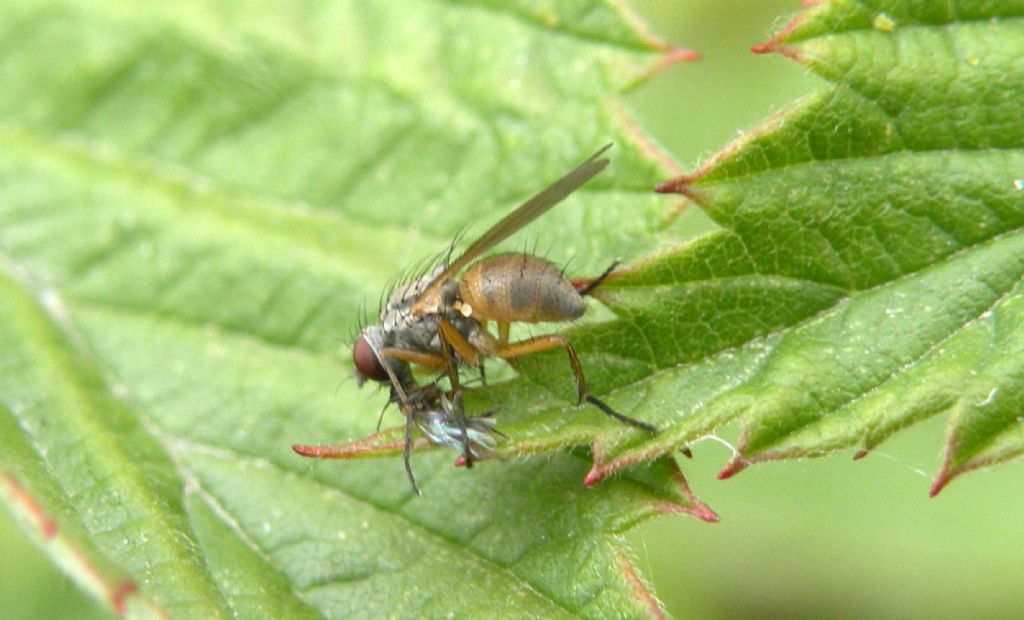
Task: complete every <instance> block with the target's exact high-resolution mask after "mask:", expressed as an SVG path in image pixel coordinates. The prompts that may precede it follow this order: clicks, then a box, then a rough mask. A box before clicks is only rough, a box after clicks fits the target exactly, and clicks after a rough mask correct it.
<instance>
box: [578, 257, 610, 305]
mask: <svg viewBox="0 0 1024 620" xmlns="http://www.w3.org/2000/svg"><path fill="white" fill-rule="evenodd" d="M618 266H619V259H617V258H616V259H615V260H613V261H612V264H611V265H609V266H608V268H607V269H605V270H604V271H603V272H602V273H601V275H599V276H597V277H596V278H594V279H593V280H588V279H578V280H575V279H574V280H572V285H573V286H574V287H575V288H576V292H577V293H579V294H580V297H586V296H587V295H589V294H591V293H592V292H594V289H595V288H597V287H599V286H601V284H602V283H604V281H605V280H606V279H607V278H608V276H610V275H612V272H613V271H615V268H616V267H618Z"/></svg>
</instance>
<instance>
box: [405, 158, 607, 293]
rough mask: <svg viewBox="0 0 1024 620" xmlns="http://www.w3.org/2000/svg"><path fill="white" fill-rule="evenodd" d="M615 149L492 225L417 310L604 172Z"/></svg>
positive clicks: (434, 283)
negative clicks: (457, 276)
mask: <svg viewBox="0 0 1024 620" xmlns="http://www.w3.org/2000/svg"><path fill="white" fill-rule="evenodd" d="M611 146H612V145H611V144H606V145H604V147H602V148H601V150H599V151H598V152H596V153H594V154H593V155H591V156H590V158H589V159H587V161H585V162H583V163H582V164H580V165H579V166H578V167H577V168H576V169H575V170H573V171H572V172H570V173H569V174H567V175H565V176H564V177H562V178H561V179H558V180H557V181H555V182H554V183H552V184H551V185H549V186H547V187H546V188H544V189H543V190H541V192H540V193H538V194H537V195H536V196H534V197H533V198H530V199H529V200H527V201H526V202H524V203H523V204H521V205H519V206H518V207H516V209H515V210H514V211H512V213H509V214H508V215H507V216H505V218H504V219H502V220H501V221H500V222H498V223H497V224H495V225H494V226H492V227H491V228H490V229H489V230H488V231H487V232H485V233H484V234H483V235H481V236H480V238H478V239H477V240H476V241H474V242H473V243H472V244H471V245H470V246H469V247H468V248H466V251H465V252H463V253H462V254H461V255H460V256H459V257H458V258H456V259H455V260H454V261H452V262H451V263H450V264H449V265H448V267H447V268H446V269H445V270H444V271H442V272H441V273H440V274H439V275H438V276H437V277H436V278H434V280H433V281H432V282H431V283H430V285H429V286H428V287H427V288H426V289H425V290H424V291H423V293H421V294H420V296H419V297H418V298H417V300H416V303H415V304H414V307H416V306H419V305H420V302H421V301H422V300H427V299H430V298H432V297H433V296H435V295H436V294H437V289H438V288H439V287H440V286H441V284H442V283H444V281H445V280H447V279H448V278H450V277H451V276H452V275H454V274H456V273H458V272H459V271H461V270H462V269H463V268H464V267H465V266H466V265H468V264H469V263H471V262H473V261H474V260H476V259H477V258H479V257H480V255H482V254H483V253H484V252H486V251H488V250H490V249H491V248H493V247H494V246H495V245H497V244H499V243H501V242H502V241H504V240H505V239H507V238H508V237H510V236H511V235H513V234H514V233H516V232H517V231H519V229H521V228H522V227H523V226H526V225H527V224H529V223H530V222H532V221H533V220H535V219H537V218H538V217H540V216H541V215H543V214H544V213H546V212H547V211H548V210H549V209H550V208H551V207H553V206H555V205H556V204H558V203H560V202H562V201H563V200H565V198H566V197H567V196H568V195H569V194H571V193H573V192H574V191H576V190H577V189H579V188H580V187H581V186H583V184H584V183H586V182H587V181H589V180H590V179H592V178H593V177H594V176H595V175H596V174H597V173H599V172H601V171H602V170H604V169H605V167H607V166H608V159H599V158H600V157H601V155H603V154H604V152H605V151H607V150H608V149H610V148H611Z"/></svg>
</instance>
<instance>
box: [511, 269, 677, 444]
mask: <svg viewBox="0 0 1024 620" xmlns="http://www.w3.org/2000/svg"><path fill="white" fill-rule="evenodd" d="M613 268H614V267H613ZM609 271H610V270H609ZM557 347H564V348H565V352H566V354H567V355H568V356H569V366H571V367H572V374H573V376H574V377H575V379H576V392H577V396H578V399H577V401H576V404H579V403H582V402H583V401H584V400H586V401H587V402H589V403H591V404H592V405H594V406H595V407H597V408H598V409H600V410H601V411H602V412H604V413H605V414H607V415H609V416H611V417H613V418H615V419H616V420H618V421H619V422H622V423H623V424H629V425H630V426H635V427H637V428H642V429H644V430H645V431H648V432H650V433H657V432H658V429H656V428H654V426H652V425H650V424H648V423H646V422H641V421H640V420H634V419H633V418H631V417H629V416H625V415H623V414H621V413H619V412H618V411H615V410H614V409H612V408H611V407H610V406H608V404H606V403H605V402H604V401H603V400H601V399H599V398H598V397H596V396H594V395H593V394H591V393H590V390H589V389H588V388H587V379H586V377H584V376H583V366H582V365H581V364H580V358H579V356H577V355H576V349H574V348H573V347H572V344H571V343H570V342H569V339H568V338H566V337H565V336H559V335H557V334H552V335H549V336H537V337H535V338H529V339H527V340H521V341H519V342H514V343H512V344H505V345H500V346H499V347H497V348H496V350H495V351H494V355H495V356H497V357H500V358H502V359H505V360H511V359H514V358H517V357H522V356H524V355H531V354H533V353H539V352H541V351H547V350H548V349H554V348H557Z"/></svg>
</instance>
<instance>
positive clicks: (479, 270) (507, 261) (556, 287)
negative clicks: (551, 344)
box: [459, 254, 586, 323]
mask: <svg viewBox="0 0 1024 620" xmlns="http://www.w3.org/2000/svg"><path fill="white" fill-rule="evenodd" d="M459 298H460V299H461V301H462V303H463V304H467V305H469V307H470V309H471V312H472V316H473V318H475V319H477V320H479V321H522V322H526V323H538V322H541V321H572V320H574V319H578V318H579V317H580V316H582V315H583V312H584V310H586V303H585V302H584V301H583V298H582V297H580V295H579V293H578V292H576V289H575V288H574V287H573V285H572V283H571V282H569V280H568V279H567V278H566V277H565V276H564V275H563V274H562V271H561V270H560V269H559V268H558V267H556V266H555V265H553V264H551V263H550V262H548V261H546V260H544V259H542V258H538V257H536V256H530V255H527V254H498V255H496V256H491V257H489V258H485V259H482V260H479V261H477V262H476V263H474V264H473V265H472V266H470V268H469V269H467V270H466V272H465V273H464V274H463V276H462V281H461V282H460V283H459Z"/></svg>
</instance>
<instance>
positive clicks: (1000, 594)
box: [0, 0, 1024, 619]
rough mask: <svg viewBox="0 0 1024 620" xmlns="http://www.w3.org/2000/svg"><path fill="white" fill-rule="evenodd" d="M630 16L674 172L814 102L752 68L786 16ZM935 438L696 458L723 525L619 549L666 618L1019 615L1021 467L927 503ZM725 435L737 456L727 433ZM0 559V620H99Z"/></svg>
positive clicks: (30, 552)
mask: <svg viewBox="0 0 1024 620" xmlns="http://www.w3.org/2000/svg"><path fill="white" fill-rule="evenodd" d="M632 4H633V5H634V6H635V7H636V8H637V10H638V11H639V12H640V13H641V14H642V15H643V16H644V17H646V18H647V20H648V23H649V24H650V26H651V29H652V30H653V31H654V32H655V33H657V34H658V35H660V36H661V37H663V38H665V39H667V40H668V41H671V42H673V43H676V44H679V45H684V46H687V47H690V48H693V49H695V50H697V51H699V52H700V53H701V54H702V59H701V61H700V62H697V63H690V64H683V65H677V66H675V67H673V68H671V69H670V70H668V71H667V72H666V73H664V74H662V75H660V76H658V77H657V78H656V79H654V80H653V81H652V82H650V83H648V84H646V85H644V86H642V87H641V88H639V89H638V90H636V91H635V92H633V93H631V94H630V95H629V97H628V99H627V102H628V104H629V105H630V107H632V109H633V110H634V111H635V113H636V115H637V117H638V118H639V119H640V121H641V122H642V124H643V125H645V126H646V127H647V128H648V130H649V131H650V133H651V134H652V135H653V136H655V137H656V138H657V139H658V141H660V142H661V144H662V145H664V146H665V147H666V148H667V149H668V151H670V152H671V153H672V154H673V155H674V157H675V158H676V160H677V161H678V162H680V163H681V164H682V165H683V166H684V167H685V168H687V169H692V168H694V167H695V166H696V165H697V164H698V162H700V161H702V160H704V159H706V158H707V157H710V156H711V155H712V154H713V153H714V152H715V151H716V150H718V149H719V148H721V147H722V146H724V145H725V144H726V143H727V142H729V141H730V140H732V139H733V138H734V137H736V136H737V135H738V133H739V132H741V131H742V130H744V129H747V128H750V127H752V126H754V125H756V124H757V123H758V122H759V120H760V119H762V118H763V117H765V116H766V115H768V114H770V113H773V112H775V111H777V110H779V109H781V108H782V107H784V106H785V105H786V104H787V103H788V102H790V101H792V100H793V99H795V98H797V97H799V96H800V95H801V94H803V93H806V92H809V91H810V90H812V89H814V88H817V87H819V86H820V81H819V80H818V79H817V78H815V77H814V76H811V75H809V74H807V72H806V71H804V70H803V69H802V68H800V67H799V66H797V65H796V64H794V63H792V62H790V61H787V60H785V59H783V58H781V57H778V56H756V55H753V54H751V53H750V52H749V48H750V46H751V45H752V44H753V43H757V42H759V41H761V40H763V39H764V38H766V37H767V36H768V35H769V33H771V32H774V31H775V30H777V29H778V28H779V27H781V26H782V25H783V24H784V23H785V16H786V15H787V13H789V12H792V11H795V10H797V9H798V8H799V4H800V3H799V0H757V1H751V0H632ZM698 224H699V218H696V219H695V225H698ZM943 427H944V420H942V419H934V420H932V421H930V422H929V423H927V424H923V425H920V426H918V427H915V428H912V429H910V430H909V431H905V432H903V433H901V434H899V435H897V437H896V438H895V439H894V440H892V441H891V442H889V443H887V444H885V445H883V446H882V447H881V448H880V449H879V450H878V451H877V452H876V453H874V454H872V455H871V456H869V457H868V458H867V459H865V460H863V461H860V462H853V461H852V460H851V456H852V453H853V452H852V450H851V451H848V452H847V453H842V454H837V455H834V456H832V457H830V458H826V459H820V460H813V461H800V462H787V463H772V464H764V465H758V466H756V467H753V468H751V469H749V470H747V471H745V472H743V473H742V474H741V475H739V476H737V477H736V478H734V479H731V480H729V481H727V482H719V481H717V480H715V473H716V472H717V470H718V469H719V468H720V467H721V466H722V465H723V464H724V463H725V461H726V460H727V458H728V457H729V455H730V452H729V448H728V447H727V446H726V445H725V444H724V443H720V442H716V441H705V442H702V443H700V444H698V445H696V446H694V448H693V452H694V459H693V461H685V462H684V463H683V467H684V471H685V472H686V474H687V476H688V478H689V480H690V484H691V486H692V487H693V489H694V491H695V492H696V493H697V494H698V495H699V496H700V497H701V498H702V499H703V500H705V501H706V502H708V503H709V504H710V505H711V506H712V507H713V508H714V509H715V510H716V511H717V512H718V513H719V514H720V515H721V516H722V522H721V523H719V524H716V525H708V524H705V523H702V522H699V521H697V520H696V519H691V518H681V517H665V518H661V519H657V520H654V521H652V522H649V523H647V524H644V525H643V526H641V527H639V528H638V529H637V530H635V531H634V532H633V533H632V534H631V535H630V543H631V545H632V549H633V554H634V557H635V558H636V559H637V562H638V565H639V567H640V569H641V571H642V572H643V573H644V574H645V575H646V577H647V578H648V579H649V580H651V581H653V583H654V585H655V589H656V591H657V594H658V596H659V597H660V598H661V599H662V600H663V601H664V602H665V603H666V605H667V607H668V609H669V611H670V612H671V613H672V614H674V615H675V616H677V617H697V618H818V617H830V618H843V617H850V618H853V617H858V618H859V617H874V618H887V617H893V618H906V617H922V618H923V617H927V618H954V617H983V618H1000V617H1005V618H1020V617H1024V587H1022V586H1024V519H1022V518H1021V512H1022V509H1024V499H1022V490H1024V468H1022V466H1021V464H1020V463H1014V464H1010V465H1005V466H1002V467H999V468H996V469H994V470H992V471H988V472H980V473H975V474H971V475H968V476H966V477H965V478H964V479H962V480H958V481H956V482H955V483H954V484H952V485H951V486H950V487H949V488H948V489H947V490H945V491H944V492H943V493H942V495H940V496H939V497H938V498H935V499H928V497H927V491H928V485H929V478H930V476H931V475H933V474H934V472H935V471H936V470H937V468H938V466H939V464H940V460H941V448H942V437H943ZM727 431H728V432H723V433H722V438H723V439H724V441H726V442H728V443H732V442H734V440H735V436H736V429H727ZM0 557H3V558H4V561H3V562H2V563H0V618H2V619H9V618H11V619H16V618H94V617H99V618H102V617H108V616H109V614H108V613H107V612H106V611H105V610H103V609H101V608H99V607H98V606H97V605H95V604H94V603H93V602H92V601H91V600H90V599H88V598H87V597H85V596H84V595H83V594H81V593H80V592H79V591H78V590H77V589H76V588H75V587H74V586H73V585H72V584H71V583H70V582H69V581H68V580H67V579H66V578H64V577H63V576H62V575H61V574H60V573H59V572H58V571H57V570H56V569H55V568H53V567H52V566H51V565H50V563H49V561H48V560H47V559H46V558H45V557H44V556H43V555H42V554H41V553H40V552H39V551H38V550H36V548H35V547H33V546H32V545H31V544H30V543H29V542H28V541H27V540H25V539H24V538H23V537H22V535H21V533H20V532H19V531H17V530H16V529H15V527H14V524H13V522H11V520H10V518H9V516H8V515H7V514H6V513H4V512H3V511H0Z"/></svg>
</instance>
